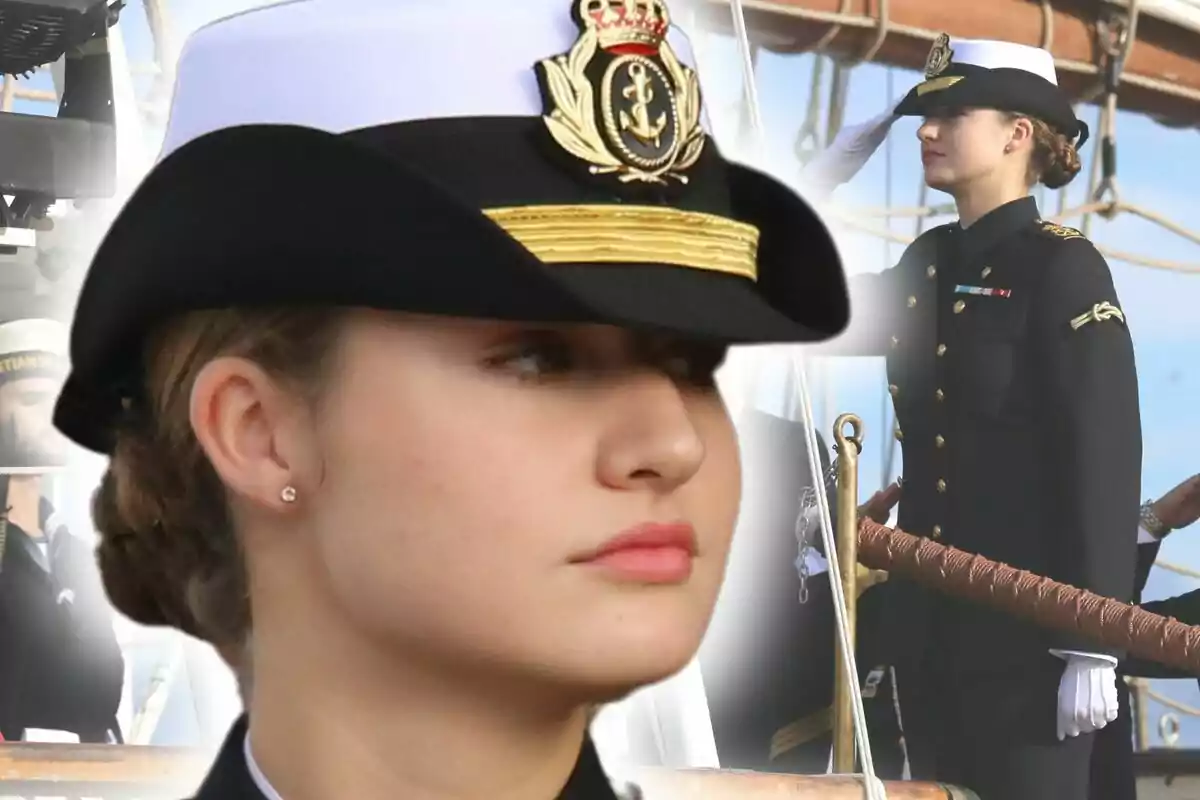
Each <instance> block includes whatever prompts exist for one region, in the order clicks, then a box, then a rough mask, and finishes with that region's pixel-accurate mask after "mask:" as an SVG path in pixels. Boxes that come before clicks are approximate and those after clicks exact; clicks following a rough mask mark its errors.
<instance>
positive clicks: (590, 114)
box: [538, 0, 705, 183]
mask: <svg viewBox="0 0 1200 800" xmlns="http://www.w3.org/2000/svg"><path fill="white" fill-rule="evenodd" d="M575 20H576V23H577V24H578V25H579V28H580V34H579V38H578V39H576V40H575V44H574V45H573V46H572V47H571V49H570V51H568V52H567V53H564V54H562V55H559V56H555V57H553V58H547V59H545V60H543V61H541V62H540V63H539V64H538V66H539V67H540V77H541V79H542V81H541V82H542V93H543V95H544V97H545V99H546V104H547V107H548V109H547V112H546V114H545V115H544V117H543V119H544V120H545V123H546V127H547V129H548V130H549V132H550V135H551V136H552V137H553V138H554V141H555V142H556V143H557V144H558V145H559V147H561V148H562V149H563V150H565V151H567V152H568V153H570V154H571V155H572V156H574V157H575V158H577V159H579V160H580V161H581V162H582V163H583V164H584V165H586V167H587V171H588V173H589V174H591V175H614V176H616V177H617V179H618V180H620V181H621V182H622V183H630V182H634V181H641V182H644V183H666V182H667V179H668V178H673V179H675V180H677V181H679V182H681V183H687V180H688V178H687V175H686V174H684V173H685V172H686V170H687V169H688V168H689V167H691V166H692V165H693V164H695V163H696V161H697V160H698V159H699V158H700V154H701V152H702V151H703V150H704V142H705V133H704V129H703V127H701V125H700V80H699V78H698V77H697V76H696V73H695V71H694V70H692V69H691V68H689V67H686V66H684V65H683V64H682V63H681V62H680V60H679V58H678V56H676V54H675V51H674V50H672V49H671V46H670V44H668V43H667V33H668V31H669V30H670V26H671V19H670V14H669V12H668V11H667V5H666V3H665V2H664V0H579V2H578V4H577V5H576V7H575Z"/></svg>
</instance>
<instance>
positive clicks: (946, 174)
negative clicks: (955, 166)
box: [925, 164, 954, 192]
mask: <svg viewBox="0 0 1200 800" xmlns="http://www.w3.org/2000/svg"><path fill="white" fill-rule="evenodd" d="M925 185H926V186H928V187H929V188H930V189H934V190H936V191H939V192H945V191H948V190H949V189H950V187H951V186H953V185H954V174H953V173H952V172H951V171H950V170H949V169H946V168H945V167H944V166H941V165H938V164H930V165H928V166H926V167H925Z"/></svg>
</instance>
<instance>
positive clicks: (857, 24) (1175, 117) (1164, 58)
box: [695, 0, 1200, 128]
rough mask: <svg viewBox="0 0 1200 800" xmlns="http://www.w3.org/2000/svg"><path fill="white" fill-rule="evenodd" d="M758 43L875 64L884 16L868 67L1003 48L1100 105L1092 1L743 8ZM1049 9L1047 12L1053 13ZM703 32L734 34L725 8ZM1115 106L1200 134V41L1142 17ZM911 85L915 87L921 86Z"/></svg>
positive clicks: (714, 7) (713, 8)
mask: <svg viewBox="0 0 1200 800" xmlns="http://www.w3.org/2000/svg"><path fill="white" fill-rule="evenodd" d="M742 4H743V7H744V8H745V12H746V24H747V27H748V28H749V31H750V37H751V39H752V41H754V42H756V43H758V44H760V45H761V46H762V47H763V48H765V49H767V50H770V51H773V52H781V53H795V52H806V51H809V50H811V49H812V48H813V47H815V46H816V45H817V44H818V43H819V42H820V41H821V40H822V38H823V37H825V36H827V35H830V36H831V37H832V38H831V39H830V41H829V42H828V43H827V44H826V46H825V49H824V52H826V53H828V54H830V55H836V56H839V57H841V58H844V59H847V60H849V61H850V62H851V63H853V62H854V61H856V60H858V59H860V58H862V56H863V55H864V54H870V51H871V50H872V49H873V47H874V45H875V43H876V39H877V37H878V32H879V13H880V8H881V7H886V8H887V9H888V19H887V21H886V25H885V27H886V36H884V38H883V40H882V42H881V43H880V44H879V48H878V50H877V52H875V54H874V56H873V57H872V58H871V61H873V62H875V63H879V64H885V65H888V66H894V67H903V68H906V69H912V70H920V69H922V68H923V67H924V65H925V58H926V56H927V55H928V53H929V47H930V45H931V44H932V42H933V39H934V37H936V36H937V35H938V34H939V33H941V32H943V31H945V32H947V33H949V34H950V35H951V36H956V37H960V38H965V39H1002V40H1006V41H1011V42H1018V43H1021V44H1029V45H1034V46H1037V47H1046V48H1047V49H1049V50H1051V52H1053V53H1054V56H1055V58H1056V59H1058V75H1059V83H1060V84H1061V85H1062V86H1063V87H1064V88H1065V89H1067V90H1068V91H1069V92H1071V93H1072V95H1073V96H1075V97H1078V98H1080V99H1085V100H1088V101H1092V102H1094V101H1096V100H1097V99H1098V97H1097V90H1098V88H1099V87H1100V84H1101V82H1102V81H1101V76H1100V74H1099V73H1098V71H1097V67H1096V65H1097V62H1098V60H1099V59H1098V55H1099V51H1098V49H1097V44H1096V37H1095V29H1096V24H1095V8H1096V7H1097V6H1098V5H1099V4H1097V3H1095V2H1094V0H1055V2H1054V5H1053V9H1045V10H1044V9H1043V6H1042V5H1041V4H1039V3H1034V2H1029V0H988V2H986V3H984V2H970V3H968V2H962V3H947V2H945V0H890V2H888V3H880V1H879V0H742ZM1048 5H1049V4H1047V6H1048ZM695 9H696V11H697V13H698V14H699V15H701V19H700V20H699V21H700V23H701V26H702V27H704V28H706V29H708V30H716V31H720V32H723V33H726V34H731V33H732V25H731V17H730V11H729V0H704V2H702V3H697V4H696V6H695ZM1122 75H1123V80H1122V83H1121V89H1120V95H1119V97H1120V101H1119V106H1120V107H1121V108H1124V109H1126V110H1129V111H1134V112H1137V113H1140V114H1145V115H1147V116H1149V117H1152V118H1154V119H1156V120H1158V121H1159V122H1161V123H1162V124H1164V125H1169V126H1171V127H1180V128H1185V127H1200V33H1198V32H1194V31H1189V30H1187V29H1185V28H1181V27H1179V26H1177V25H1173V24H1171V23H1168V22H1164V21H1162V20H1159V19H1155V18H1153V17H1151V16H1149V15H1147V14H1141V15H1140V16H1139V17H1138V21H1137V41H1136V43H1135V44H1134V45H1133V48H1132V50H1131V51H1130V53H1129V60H1128V61H1127V62H1126V64H1125V68H1124V71H1123V73H1122ZM916 79H917V78H916V76H914V78H913V80H914V83H915V81H916Z"/></svg>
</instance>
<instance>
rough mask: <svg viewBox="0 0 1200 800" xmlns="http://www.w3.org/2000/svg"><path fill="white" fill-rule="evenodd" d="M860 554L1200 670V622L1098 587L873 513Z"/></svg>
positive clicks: (869, 562) (876, 564)
mask: <svg viewBox="0 0 1200 800" xmlns="http://www.w3.org/2000/svg"><path fill="white" fill-rule="evenodd" d="M858 559H859V561H860V562H861V563H862V564H863V565H865V566H867V567H870V568H872V569H883V570H888V571H889V572H893V573H895V574H897V575H903V576H904V577H906V578H908V579H910V580H913V581H916V582H917V583H921V584H924V585H926V586H928V587H930V588H933V589H937V590H939V591H942V592H945V593H946V594H950V595H954V596H955V597H961V598H963V599H966V600H973V601H976V602H979V603H983V604H986V605H988V606H991V607H993V608H996V609H999V610H1003V611H1006V612H1008V613H1010V614H1013V615H1014V616H1019V617H1023V618H1025V619H1028V620H1031V621H1033V622H1036V623H1038V624H1040V625H1044V626H1046V627H1048V628H1055V629H1058V630H1064V631H1073V632H1078V633H1082V634H1083V635H1085V636H1088V637H1090V638H1092V639H1094V640H1095V641H1096V642H1098V643H1100V644H1104V645H1106V646H1108V647H1114V648H1120V649H1123V650H1126V651H1128V652H1129V653H1130V655H1135V656H1138V657H1139V658H1144V659H1148V660H1151V661H1156V662H1158V663H1160V664H1166V665H1168V666H1171V667H1175V668H1177V669H1182V670H1186V671H1188V672H1191V673H1193V674H1195V675H1200V626H1192V625H1185V624H1183V623H1182V622H1179V621H1178V620H1176V619H1174V618H1171V617H1163V616H1160V615H1158V614H1153V613H1151V612H1149V611H1146V610H1145V609H1142V608H1139V607H1138V606H1134V605H1130V604H1128V603H1122V602H1119V601H1117V600H1113V599H1111V598H1107V597H1101V596H1100V595H1098V594H1094V593H1093V592H1088V591H1085V590H1083V589H1080V588H1077V587H1074V586H1068V585H1066V584H1064V583H1059V582H1058V581H1054V580H1051V579H1050V578H1047V577H1044V576H1041V575H1035V574H1034V573H1032V572H1028V571H1026V570H1022V569H1017V568H1015V567H1011V566H1009V565H1007V564H1003V563H1000V562H998V561H992V560H989V559H987V558H984V557H983V556H979V555H975V554H972V553H968V552H965V551H963V550H959V549H957V548H955V547H948V546H946V545H943V544H941V543H939V542H935V541H934V540H932V539H929V538H925V537H920V536H913V535H912V534H909V533H905V532H904V531H901V530H897V529H892V528H889V527H887V526H884V525H880V524H878V523H876V522H873V521H871V520H869V519H863V520H861V521H860V523H859V536H858Z"/></svg>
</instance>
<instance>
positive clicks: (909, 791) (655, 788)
mask: <svg viewBox="0 0 1200 800" xmlns="http://www.w3.org/2000/svg"><path fill="white" fill-rule="evenodd" d="M634 779H635V780H636V781H637V782H638V785H639V786H641V788H642V790H643V792H644V796H645V798H646V800H684V798H686V800H862V798H863V797H864V784H863V779H862V777H861V776H857V775H781V774H776V773H770V772H739V771H735V770H678V771H675V770H646V771H644V772H639V773H638V774H637V775H635V776H634ZM884 786H885V787H886V789H887V796H888V800H971V799H972V798H974V797H975V795H974V794H972V793H970V792H967V791H964V790H962V789H959V788H957V787H954V786H947V785H946V784H944V783H922V782H919V781H885V782H884Z"/></svg>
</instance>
